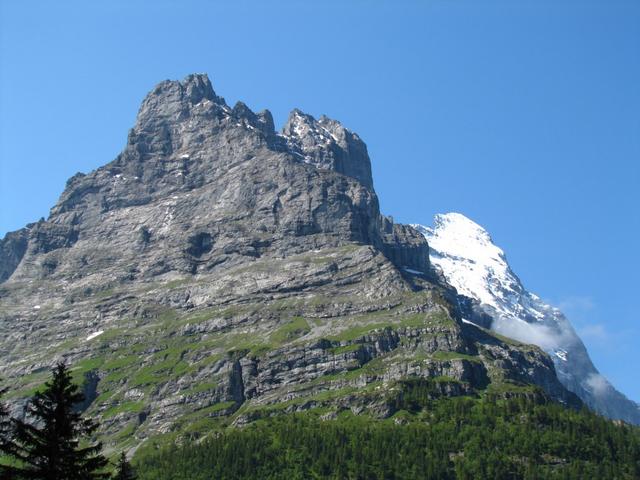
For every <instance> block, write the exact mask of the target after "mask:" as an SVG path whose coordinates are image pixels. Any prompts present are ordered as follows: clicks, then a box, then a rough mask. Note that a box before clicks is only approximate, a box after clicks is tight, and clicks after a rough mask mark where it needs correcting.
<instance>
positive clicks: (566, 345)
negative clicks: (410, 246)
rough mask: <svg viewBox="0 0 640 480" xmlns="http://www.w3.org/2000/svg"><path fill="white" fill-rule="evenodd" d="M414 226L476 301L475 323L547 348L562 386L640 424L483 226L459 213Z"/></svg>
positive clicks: (434, 259) (636, 411) (639, 413)
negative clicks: (526, 286) (510, 264)
mask: <svg viewBox="0 0 640 480" xmlns="http://www.w3.org/2000/svg"><path fill="white" fill-rule="evenodd" d="M414 227H415V228H416V229H417V230H418V231H420V232H421V233H422V234H423V235H424V236H425V238H426V239H427V241H428V242H429V247H430V249H429V256H430V259H431V263H432V264H433V265H435V266H436V268H438V269H440V270H441V271H442V274H443V275H444V277H445V278H446V280H447V282H448V283H449V284H451V285H452V286H454V287H455V288H456V290H457V291H458V293H459V294H460V295H461V296H463V297H466V298H467V299H472V300H473V302H472V305H473V308H471V309H470V312H471V313H470V316H473V321H474V322H477V323H480V324H482V325H483V326H484V327H487V328H491V329H492V330H494V331H496V332H498V333H500V334H502V335H506V336H508V337H511V338H514V339H517V340H520V341H522V342H526V343H533V344H535V345H538V346H539V347H541V348H543V349H544V350H545V351H547V352H548V353H549V354H550V355H551V357H552V358H553V361H554V364H555V367H556V371H557V373H558V378H559V379H560V381H561V382H562V384H563V385H564V386H565V387H567V389H569V390H570V391H572V392H574V393H575V394H577V395H578V396H579V397H580V398H581V399H582V400H583V401H584V402H585V403H586V404H587V405H589V406H590V407H591V408H592V409H594V410H595V411H596V412H598V413H600V414H602V415H605V416H607V417H609V418H612V419H621V420H624V421H626V422H629V423H634V424H636V425H637V424H640V406H639V405H638V404H636V403H635V402H633V401H631V400H629V399H628V398H626V397H625V396H624V395H623V394H621V393H620V392H618V391H617V390H616V389H615V388H614V387H613V386H612V385H611V384H610V383H609V382H608V381H607V380H606V379H605V378H604V377H603V376H602V375H601V374H600V373H599V372H598V370H597V369H596V368H595V367H594V365H593V363H592V362H591V359H590V358H589V354H588V353H587V350H586V348H585V346H584V344H583V343H582V341H581V340H580V338H579V337H578V335H577V334H576V332H575V330H574V329H573V327H572V326H571V323H570V322H569V320H568V319H567V318H566V317H565V316H564V315H563V314H562V312H561V311H560V310H558V309H557V308H555V307H552V306H551V305H548V304H546V303H545V302H544V301H542V300H541V299H540V298H539V297H538V296H536V295H535V294H533V293H531V292H529V291H527V290H526V289H525V288H524V287H523V285H522V282H521V281H520V279H519V278H518V277H517V276H516V275H515V274H514V273H513V271H512V270H511V267H510V266H509V264H508V262H507V258H506V256H505V254H504V252H503V251H502V250H501V249H500V248H499V247H497V246H496V245H495V244H494V243H493V241H492V240H491V237H490V235H489V233H487V231H486V230H485V229H484V228H482V227H481V226H480V225H478V224H476V223H475V222H473V221H471V220H469V219H468V218H467V217H465V216H464V215H461V214H459V213H448V214H445V215H436V217H435V219H434V226H433V227H424V226H422V225H414ZM473 310H475V314H474V313H473ZM467 320H468V321H471V320H470V319H467Z"/></svg>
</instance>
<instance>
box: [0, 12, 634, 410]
mask: <svg viewBox="0 0 640 480" xmlns="http://www.w3.org/2000/svg"><path fill="white" fill-rule="evenodd" d="M191 72H207V73H209V75H210V77H211V79H212V82H213V84H214V88H215V89H216V92H217V93H218V94H219V95H222V96H224V97H225V98H226V99H227V101H228V102H229V103H233V102H235V101H236V100H239V99H242V100H243V101H245V102H246V103H247V104H248V105H249V106H251V107H252V108H254V110H259V109H262V108H269V109H271V111H272V112H273V114H274V117H275V119H276V123H277V124H278V125H281V124H282V123H283V122H284V120H285V118H286V116H287V113H288V112H289V111H290V110H291V109H293V108H294V107H299V108H301V109H302V110H304V111H307V112H309V113H312V114H314V115H320V114H322V113H325V114H327V115H329V116H331V117H334V118H337V119H339V120H341V121H342V122H343V123H344V124H345V125H346V126H347V127H349V128H351V129H352V130H354V131H356V132H358V133H359V134H360V135H361V136H362V137H363V139H364V140H365V141H366V142H367V144H368V146H369V152H370V154H371V158H372V163H373V172H374V182H375V185H376V189H377V192H378V195H379V197H380V201H381V205H382V209H383V211H384V212H385V213H387V214H391V215H393V216H394V217H395V218H396V219H397V220H399V221H402V222H419V223H423V224H430V223H431V219H432V216H433V214H435V213H438V212H447V211H459V212H462V213H464V214H466V215H467V216H469V217H471V218H472V219H473V220H475V221H477V222H478V223H480V224H482V225H484V226H485V227H486V228H487V229H488V230H489V231H490V232H491V233H492V236H493V238H494V240H495V241H496V243H498V244H499V245H500V246H502V247H503V248H504V250H505V251H506V252H507V255H508V257H509V260H510V262H511V263H512V266H513V267H514V269H515V271H516V272H517V273H518V274H519V276H520V277H521V278H522V280H523V282H524V283H525V285H526V286H527V287H528V288H529V289H531V290H532V291H534V292H537V293H538V294H539V295H541V296H542V297H543V298H545V299H547V300H550V301H551V302H553V303H555V304H557V305H559V306H561V307H562V308H564V309H565V311H566V313H567V314H568V315H569V317H570V318H571V319H572V321H573V323H574V325H575V326H576V328H577V330H578V331H579V332H580V333H581V334H582V336H583V339H584V340H585V342H586V344H587V346H588V348H589V350H590V352H591V354H592V357H593V359H594V361H595V364H596V366H597V367H598V368H599V369H600V370H601V371H602V373H603V374H604V375H606V376H607V377H608V378H609V379H610V380H611V381H612V382H613V384H614V385H615V386H616V387H618V388H620V389H621V390H622V391H623V392H624V393H626V394H627V395H629V396H630V397H631V398H633V399H635V400H636V401H638V400H640V383H639V382H638V381H637V378H638V375H637V361H638V353H639V350H640V339H639V337H640V326H639V324H638V313H637V311H638V308H637V306H636V304H637V302H638V299H639V297H640V296H639V295H638V281H637V272H638V271H640V252H639V249H638V237H639V235H640V214H639V213H638V207H639V206H640V188H639V187H638V183H639V180H640V166H639V164H640V2H638V1H635V0H628V1H624V0H600V1H595V0H593V1H592V0H581V1H567V0H552V1H545V0H537V1H517V2H514V1H513V0H509V1H482V0H480V1H479V0H471V1H464V0H455V1H454V0H442V1H426V0H422V1H403V0H400V1H388V2H378V1H371V0H367V1H344V0H343V1H324V2H303V1H296V2H294V1H289V2H286V1H273V2H267V1H252V2H250V1H237V0H236V1H233V2H231V1H229V2H205V1H181V2H177V1H162V0H161V1H155V2H150V1H149V2H142V1H135V0H127V1H124V0H120V1H109V2H106V1H102V2H98V1H92V2H86V1H58V2H51V1H41V2H34V1H29V0H20V1H18V0H7V1H3V2H0V235H4V233H5V232H6V231H9V230H14V229H17V228H19V227H21V226H23V225H24V224H25V223H27V222H30V221H34V220H37V219H38V218H39V217H41V216H45V217H46V216H47V212H48V209H49V208H50V207H51V206H52V205H53V204H54V202H55V201H56V199H57V197H58V195H59V194H60V193H61V191H62V188H63V187H64V184H65V181H66V179H67V178H68V177H69V176H71V175H72V174H74V173H75V172H77V171H83V172H87V171H90V170H92V169H94V168H96V167H98V166H99V165H102V164H104V163H106V162H108V161H110V160H111V159H113V158H114V157H115V156H116V154H117V153H118V152H119V151H120V150H121V149H122V147H123V146H124V144H125V140H126V135H127V130H128V128H129V127H131V126H132V124H133V122H134V118H135V114H136V111H137V108H138V106H139V103H140V101H141V100H142V98H143V97H144V95H145V94H146V93H147V91H149V90H150V89H151V88H152V87H153V86H154V84H156V83H158V82H159V81H160V80H163V79H166V78H172V79H177V78H182V77H184V76H185V75H187V74H188V73H191Z"/></svg>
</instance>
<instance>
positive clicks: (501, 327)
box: [491, 317, 573, 351]
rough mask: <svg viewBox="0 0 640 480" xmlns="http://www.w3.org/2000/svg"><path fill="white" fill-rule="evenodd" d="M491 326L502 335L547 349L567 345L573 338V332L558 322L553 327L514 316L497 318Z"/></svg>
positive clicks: (550, 349) (551, 349)
mask: <svg viewBox="0 0 640 480" xmlns="http://www.w3.org/2000/svg"><path fill="white" fill-rule="evenodd" d="M491 328H492V329H493V330H495V331H496V332H498V333H500V334H501V335H505V336H507V337H510V338H513V339H515V340H518V341H520V342H524V343H532V344H534V345H538V346H539V347H540V348H542V349H544V350H546V351H553V350H555V349H557V348H560V347H566V345H567V344H568V343H570V342H571V340H572V339H573V332H571V331H569V330H568V329H564V328H565V327H564V325H562V324H557V325H556V326H554V327H553V328H552V327H550V326H548V325H541V324H539V323H529V322H525V321H523V320H520V319H518V318H514V317H498V318H495V319H494V321H493V323H492V325H491Z"/></svg>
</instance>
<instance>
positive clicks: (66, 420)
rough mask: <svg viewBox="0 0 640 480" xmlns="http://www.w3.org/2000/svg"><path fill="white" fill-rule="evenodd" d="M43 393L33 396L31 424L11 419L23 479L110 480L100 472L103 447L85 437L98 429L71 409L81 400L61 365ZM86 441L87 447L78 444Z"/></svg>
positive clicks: (105, 463) (105, 462)
mask: <svg viewBox="0 0 640 480" xmlns="http://www.w3.org/2000/svg"><path fill="white" fill-rule="evenodd" d="M52 374H53V376H52V378H51V380H50V381H49V382H47V383H46V384H45V388H44V390H43V391H42V392H38V393H36V394H35V396H34V397H33V399H32V400H31V402H30V403H29V406H28V409H27V413H28V415H29V417H30V420H31V421H30V422H28V423H27V422H21V421H17V420H14V424H15V439H16V442H17V444H18V446H19V448H18V451H17V454H16V456H17V458H19V459H20V460H21V461H22V462H23V463H24V467H23V468H22V476H24V477H25V478H33V479H41V480H89V479H101V478H109V475H108V474H106V473H101V470H102V469H103V468H104V467H105V466H106V465H107V463H108V462H107V459H106V458H105V457H104V456H102V455H101V454H100V450H101V448H102V445H101V444H100V443H93V444H91V443H90V442H89V441H88V437H90V436H91V434H92V433H93V432H95V430H96V429H97V428H98V426H97V424H96V423H94V422H93V421H91V420H89V419H84V418H82V416H81V415H80V413H78V412H77V411H75V410H74V405H76V404H78V403H80V402H82V401H83V400H84V395H83V394H82V393H81V392H79V391H78V386H77V385H75V384H74V383H73V382H72V380H71V373H70V372H69V369H68V368H67V367H66V365H64V364H63V363H58V365H56V367H55V368H54V369H53V371H52ZM81 440H86V441H85V443H86V445H84V444H83V445H81V443H80V442H81Z"/></svg>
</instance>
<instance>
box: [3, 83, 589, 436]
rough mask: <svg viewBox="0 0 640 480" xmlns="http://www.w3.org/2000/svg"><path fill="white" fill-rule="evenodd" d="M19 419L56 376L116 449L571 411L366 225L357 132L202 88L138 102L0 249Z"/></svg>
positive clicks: (383, 234) (562, 397) (6, 364)
mask: <svg viewBox="0 0 640 480" xmlns="http://www.w3.org/2000/svg"><path fill="white" fill-rule="evenodd" d="M0 266H1V268H0V275H2V276H1V277H0V281H1V282H2V283H0V333H1V334H2V336H1V339H0V376H2V377H3V378H7V379H8V380H9V381H10V382H11V384H12V385H14V386H15V388H14V390H13V393H12V395H13V399H14V406H15V408H18V409H19V406H20V399H21V398H23V397H24V396H26V395H28V393H29V392H30V391H32V389H33V388H34V387H36V386H37V385H38V384H39V383H40V382H42V380H43V379H45V378H46V376H47V374H48V368H49V367H50V366H51V365H52V364H53V363H54V362H55V361H57V360H61V359H62V360H65V361H66V362H68V363H70V364H71V365H72V366H73V368H74V372H75V374H76V378H77V379H78V381H80V382H82V383H83V385H84V388H85V391H86V393H87V395H88V397H89V398H88V402H87V405H86V408H88V410H89V411H90V412H92V413H93V414H95V415H99V416H100V418H101V421H102V425H103V435H104V436H105V438H106V439H107V440H108V444H109V445H111V446H112V447H113V446H115V445H118V446H119V447H123V446H124V447H131V448H135V447H136V446H138V445H139V444H140V443H141V442H144V441H147V440H148V439H150V438H155V437H157V436H159V435H167V436H170V437H171V436H175V435H179V434H187V433H188V434H191V435H196V434H203V433H205V432H206V431H207V429H208V428H210V427H211V425H215V424H220V422H222V423H224V424H227V423H233V424H242V423H245V422H247V421H251V420H252V419H254V418H257V417H259V416H262V415H271V414H274V413H277V412H288V411H296V410H307V409H312V408H317V409H322V411H326V412H328V414H331V413H332V412H333V413H335V412H337V411H340V410H341V409H351V410H352V411H354V412H356V413H368V414H373V415H376V416H382V417H384V416H389V415H391V414H393V410H392V407H391V405H392V402H389V401H388V399H389V396H390V395H392V394H394V392H396V391H397V389H398V388H401V387H399V386H398V385H399V383H398V382H400V381H402V380H404V379H407V378H413V379H420V380H421V381H425V382H429V384H430V385H431V386H432V389H433V395H434V396H439V395H462V394H473V395H485V394H492V395H502V396H504V395H526V396H533V397H544V398H552V399H555V400H557V401H561V402H564V403H567V404H570V405H579V404H580V402H579V400H578V399H577V397H575V396H574V395H573V394H571V393H570V392H569V391H567V390H566V389H565V388H564V387H563V386H562V385H561V384H560V383H559V382H558V380H557V378H556V374H555V369H554V365H553V362H552V361H551V359H550V358H549V356H548V355H547V354H545V353H544V352H543V351H542V350H541V349H540V348H538V347H535V346H531V345H526V344H522V343H519V342H516V341H512V340H510V339H507V338H503V337H500V336H496V335H494V334H493V333H492V332H491V331H489V330H487V329H483V328H481V327H479V326H474V325H471V324H468V323H464V322H463V321H462V316H461V311H462V310H461V309H460V307H459V306H458V304H457V301H456V294H455V291H454V290H453V289H452V288H451V287H450V286H449V285H448V284H446V282H444V281H443V280H442V278H440V277H438V276H437V275H436V274H434V272H432V270H431V268H430V264H429V255H428V244H427V241H426V240H425V239H424V237H423V236H422V235H421V234H420V233H419V232H418V231H416V230H415V229H414V228H412V227H410V226H406V225H398V224H395V223H393V221H392V220H391V219H390V218H388V217H385V216H383V215H381V214H380V211H379V206H378V200H377V196H376V194H375V191H374V190H373V182H372V177H371V164H370V161H369V157H368V154H367V150H366V146H365V145H364V143H363V142H362V140H360V138H359V137H358V136H357V135H356V134H354V133H352V132H350V131H349V130H347V129H346V128H344V127H343V126H341V125H340V124H339V123H338V122H336V121H334V120H330V119H328V118H326V117H321V118H320V119H319V120H316V119H314V118H313V117H311V116H309V115H306V114H303V113H302V112H299V111H297V110H295V111H294V112H292V114H291V116H290V117H289V120H288V121H287V123H286V124H285V126H284V128H283V130H282V131H281V132H276V131H275V129H274V124H273V119H272V117H271V114H270V113H269V112H268V111H263V112H259V113H254V112H252V111H251V110H250V109H249V108H248V107H247V106H246V105H244V104H243V103H240V102H239V103H238V104H236V105H235V106H234V107H233V108H231V107H229V106H228V105H227V104H226V102H225V101H224V99H223V98H221V97H219V96H218V95H217V94H216V93H215V92H214V90H213V88H212V86H211V83H210V82H209V79H208V78H207V77H206V75H190V76H188V77H187V78H185V79H184V80H183V81H181V82H178V81H165V82H162V83H160V84H159V85H158V86H157V87H155V88H154V89H153V90H152V91H151V92H150V93H149V95H148V96H147V97H146V98H145V100H144V101H143V103H142V106H141V108H140V111H139V113H138V116H137V120H136V124H135V126H134V127H133V128H132V129H131V131H130V132H129V136H128V140H127V144H126V146H125V148H124V150H123V152H122V153H121V154H120V155H118V157H117V158H116V159H115V160H113V161H112V162H110V163H108V164H107V165H105V166H103V167H100V168H98V169H97V170H95V171H93V172H91V173H89V174H77V175H75V176H73V177H72V178H71V179H69V181H68V182H67V185H66V188H65V190H64V192H63V194H62V195H61V197H60V199H59V201H58V203H57V204H56V205H55V206H54V207H53V208H52V209H51V213H50V215H49V217H48V218H47V219H46V220H41V221H39V222H37V223H34V224H30V225H29V226H27V227H26V228H25V229H22V230H20V231H18V232H14V233H11V234H8V235H7V236H6V237H5V238H4V239H3V240H2V241H0Z"/></svg>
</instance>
